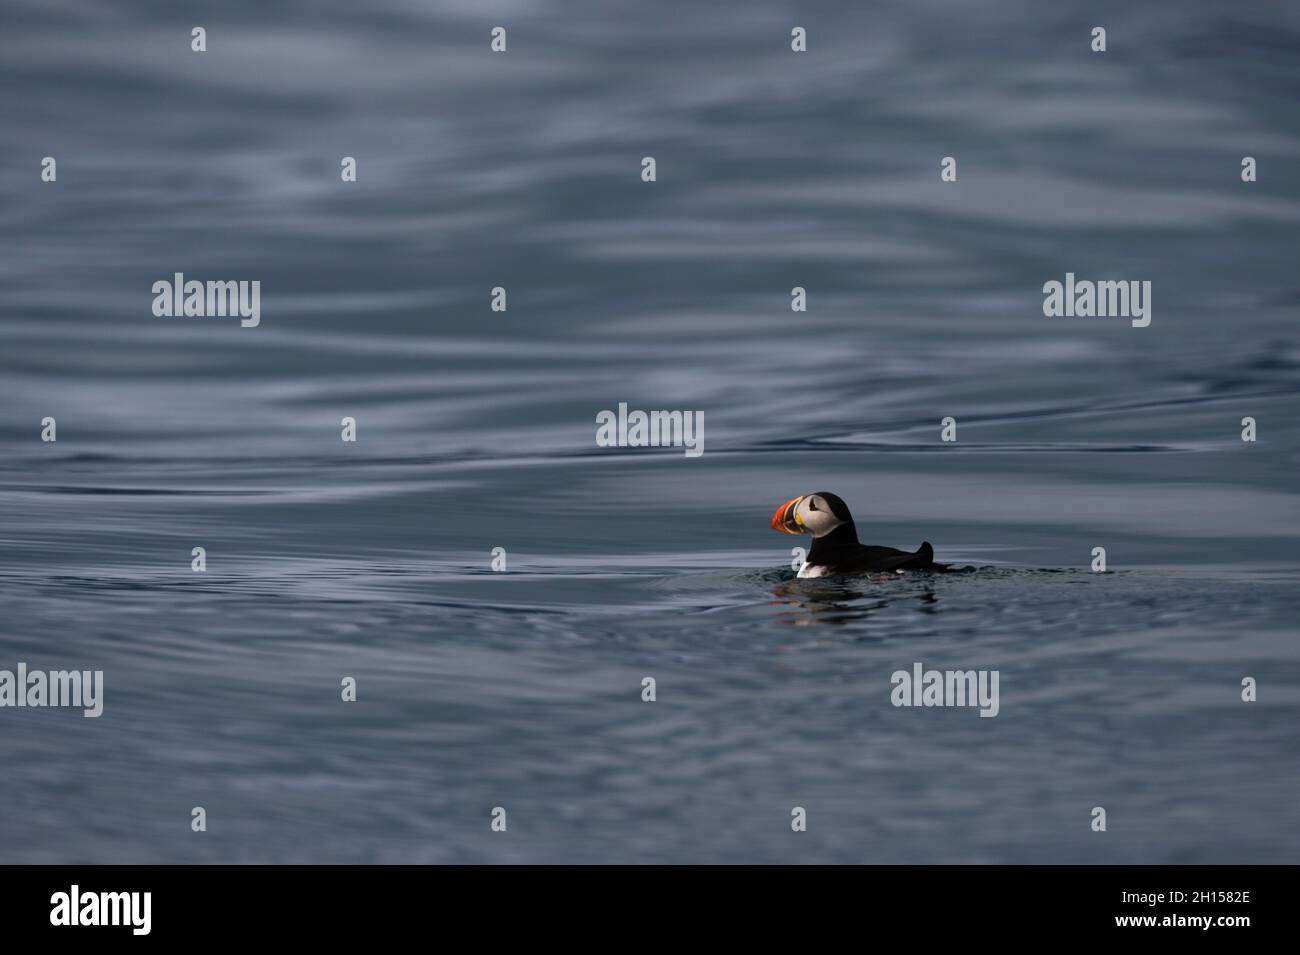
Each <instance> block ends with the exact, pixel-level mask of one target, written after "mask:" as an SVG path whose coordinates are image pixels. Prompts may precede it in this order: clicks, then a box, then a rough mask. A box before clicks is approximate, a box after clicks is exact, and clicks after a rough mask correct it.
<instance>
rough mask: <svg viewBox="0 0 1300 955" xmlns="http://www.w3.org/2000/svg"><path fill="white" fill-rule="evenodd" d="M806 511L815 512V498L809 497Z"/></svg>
mask: <svg viewBox="0 0 1300 955" xmlns="http://www.w3.org/2000/svg"><path fill="white" fill-rule="evenodd" d="M808 510H810V511H815V510H817V500H816V498H811V497H810V498H808Z"/></svg>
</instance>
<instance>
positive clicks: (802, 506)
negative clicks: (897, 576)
mask: <svg viewBox="0 0 1300 955" xmlns="http://www.w3.org/2000/svg"><path fill="white" fill-rule="evenodd" d="M772 530H774V531H780V532H781V533H782V534H812V538H813V542H812V547H811V548H809V550H808V559H807V561H806V562H805V563H804V565H803V567H802V568H800V570H799V576H800V577H829V576H831V575H832V574H879V573H889V572H893V571H898V570H930V571H940V572H942V571H946V570H948V565H947V564H936V563H935V562H934V548H933V547H931V546H930V542H929V541H923V542H922V543H921V546H920V547H919V548H917V549H916V551H915V552H914V553H908V552H907V551H905V550H897V549H895V548H893V547H873V546H869V545H867V544H859V543H858V531H857V528H856V527H854V526H853V515H852V514H850V513H849V508H848V505H847V504H845V503H844V501H842V500H841V499H840V498H839V497H838V496H837V495H835V494H831V493H829V492H828V491H817V492H815V493H813V494H805V495H803V496H802V497H796V498H795V499H794V500H791V501H786V502H785V503H784V504H782V505H781V506H780V507H778V508H777V509H776V513H775V514H773V515H772Z"/></svg>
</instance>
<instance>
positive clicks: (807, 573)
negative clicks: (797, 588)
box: [799, 563, 831, 577]
mask: <svg viewBox="0 0 1300 955" xmlns="http://www.w3.org/2000/svg"><path fill="white" fill-rule="evenodd" d="M830 572H831V568H829V567H827V566H826V565H825V564H807V563H806V564H804V565H803V566H802V567H800V568H799V576H800V577H825V576H826V575H827V574H829V573H830Z"/></svg>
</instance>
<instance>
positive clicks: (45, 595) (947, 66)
mask: <svg viewBox="0 0 1300 955" xmlns="http://www.w3.org/2000/svg"><path fill="white" fill-rule="evenodd" d="M0 17H2V20H0V110H2V115H3V122H2V123H0V237H2V238H0V241H2V242H3V250H2V251H3V254H0V620H2V622H0V669H6V668H7V669H13V668H14V667H15V666H16V665H17V663H18V662H19V661H24V662H26V663H28V665H29V666H30V667H32V668H38V667H44V668H49V669H62V668H72V667H76V668H88V669H95V668H97V669H102V670H103V671H104V680H105V704H104V714H103V716H102V717H100V718H99V719H84V718H82V716H81V714H80V712H79V711H77V710H66V709H65V710H58V709H9V708H5V709H0V766H3V771H4V782H5V785H4V810H3V812H0V861H6V862H115V861H124V862H154V861H220V862H252V861H257V862H272V861H328V862H336V861H338V862H341V861H365V862H375V861H384V862H399V861H401V862H437V861H451V862H478V861H485V862H486V861H494V862H500V861H561V862H589V861H628V862H641V861H654V862H658V861H679V862H681V861H684V862H741V861H761V862H777V861H789V862H811V861H842V862H854V861H864V862H876V861H883V862H1103V861H1110V862H1295V861H1297V857H1298V856H1300V822H1298V818H1297V810H1296V799H1295V796H1296V792H1297V788H1298V787H1300V758H1298V757H1300V738H1298V736H1297V725H1298V723H1297V719H1298V717H1300V650H1298V649H1297V640H1296V620H1297V619H1298V618H1300V596H1298V595H1297V594H1298V591H1297V587H1296V584H1297V578H1298V577H1300V557H1298V556H1297V544H1298V543H1300V541H1298V537H1300V495H1298V494H1297V482H1296V478H1295V474H1296V467H1297V444H1296V436H1297V433H1298V431H1297V425H1298V424H1300V333H1298V332H1297V317H1298V316H1297V309H1298V307H1300V284H1298V282H1297V277H1296V252H1297V243H1296V235H1297V227H1298V226H1300V105H1298V104H1300V96H1298V94H1300V8H1296V7H1294V6H1288V5H1285V4H1276V3H1262V2H1261V3H1252V2H1246V3H1236V4H1232V5H1223V4H1217V3H1208V2H1203V3H1181V4H1172V3H1169V4H1155V5H1142V6H1141V7H1139V8H1134V7H1133V5H1131V4H1128V3H1093V4H1086V5H1084V4H1066V5H1057V4H1042V3H1029V2H1025V3H1020V2H1006V0H1003V2H999V3H996V4H968V3H958V2H907V3H887V4H871V5H848V4H811V5H809V4H794V3H775V2H746V3H711V4H696V3H655V4H637V5H633V4H613V5H611V4H608V3H596V2H594V0H591V2H566V3H552V4H536V3H522V2H501V3H478V2H474V3H471V2H468V0H462V2H456V3H450V4H448V3H440V4H432V3H428V4H425V3H416V2H411V0H387V2H371V3H365V4H349V3H342V2H329V3H324V2H311V3H307V2H297V3H295V2H285V3H273V4H269V3H254V2H242V3H223V4H221V5H219V6H214V7H212V8H211V9H204V10H195V9H185V10H181V9H178V8H176V7H175V6H174V5H172V4H156V5H153V6H152V7H149V6H146V5H124V4H102V3H91V2H78V3H66V4H58V5H48V4H45V3H35V2H15V0H7V2H6V3H5V5H4V7H3V12H2V13H0ZM199 25H201V26H204V27H206V29H207V31H208V51H207V52H206V53H202V54H198V53H194V52H192V51H191V50H190V30H191V28H192V27H194V26H199ZM497 25H504V26H506V27H507V30H508V51H507V52H506V53H505V54H492V53H491V52H490V51H489V49H488V42H489V31H490V29H491V28H492V27H493V26H497ZM796 25H797V26H803V27H805V28H806V29H807V31H808V37H809V41H808V42H809V50H808V52H807V53H806V54H794V53H792V52H791V51H790V46H789V35H790V29H791V28H792V27H793V26H796ZM1096 25H1103V26H1105V27H1106V28H1107V30H1108V46H1109V49H1108V52H1106V53H1105V54H1096V53H1093V52H1091V51H1090V50H1089V31H1090V29H1091V28H1092V27H1093V26H1096ZM44 156H53V157H55V158H56V159H57V162H58V167H57V168H58V179H57V182H55V183H45V182H41V180H40V175H39V174H40V161H41V159H42V157H44ZM343 156H353V157H356V159H357V161H358V181H356V182H355V183H343V182H341V181H340V176H339V163H340V159H341V157H343ZM643 156H654V157H655V158H656V160H657V163H658V170H657V172H658V181H657V182H655V183H653V184H647V183H643V182H641V180H640V162H641V158H642V157H643ZM944 156H954V157H955V158H956V159H957V161H958V170H959V175H958V181H957V182H955V183H942V182H940V179H939V162H940V159H941V158H942V157H944ZM1243 156H1253V157H1255V158H1256V160H1257V161H1258V166H1259V178H1258V181H1257V182H1255V183H1251V184H1246V183H1243V182H1242V181H1241V178H1240V175H1239V171H1240V162H1241V158H1242V157H1243ZM178 271H180V272H184V273H186V275H187V277H192V278H199V279H234V280H259V281H260V282H261V283H262V317H261V324H260V326H259V327H257V328H249V329H245V328H241V327H240V326H239V323H238V321H237V320H232V319H169V318H157V317H155V316H154V315H153V314H152V313H151V309H150V306H151V301H152V294H151V292H150V287H151V285H152V283H153V282H155V281H157V280H160V279H170V278H171V276H172V274H173V273H174V272H178ZM1067 271H1070V272H1074V273H1076V274H1077V275H1079V276H1080V277H1087V278H1093V279H1112V278H1113V279H1135V280H1149V281H1151V282H1152V285H1153V310H1152V322H1151V325H1150V326H1149V327H1147V328H1142V329H1139V328H1133V327H1131V325H1130V324H1129V322H1128V321H1119V320H1103V319H1048V318H1045V317H1044V315H1043V312H1042V298H1043V296H1042V291H1041V290H1042V285H1043V283H1044V282H1047V281H1050V280H1053V279H1055V280H1062V279H1063V278H1064V275H1065V273H1066V272H1067ZM494 286H503V287H505V288H506V289H507V290H508V296H509V298H508V302H509V310H508V311H507V312H505V313H494V312H493V311H491V309H490V308H489V292H490V290H491V289H492V288H493V287H494ZM794 286H803V287H805V288H806V289H807V290H808V303H809V307H808V311H807V312H806V313H793V312H792V311H791V309H790V290H791V288H792V287H794ZM619 402H627V403H628V404H629V405H630V406H631V407H632V408H641V409H660V408H672V409H689V410H699V411H702V412H703V414H704V420H705V453H704V455H703V456H701V457H699V458H694V459H690V458H687V457H686V456H685V455H684V454H682V452H681V451H680V450H677V449H663V450H644V451H641V450H633V449H607V448H599V447H597V446H596V444H595V440H594V437H595V416H596V414H597V412H599V411H601V410H602V409H614V408H617V405H618V403H619ZM46 416H52V417H55V418H56V419H57V422H58V424H57V429H58V430H57V437H58V440H57V442H55V443H43V442H42V441H41V440H40V430H41V427H40V422H41V419H42V418H43V417H46ZM344 416H353V417H355V418H356V420H357V425H358V434H359V440H358V441H357V442H356V443H355V444H345V443H344V442H342V441H341V440H340V420H341V418H342V417H344ZM944 416H953V417H955V418H956V419H957V422H958V440H957V442H956V443H951V444H945V443H943V442H941V441H940V439H939V421H940V419H941V418H943V417H944ZM1246 416H1251V417H1254V418H1255V419H1256V420H1257V424H1258V433H1259V439H1258V441H1257V442H1255V443H1253V444H1249V443H1245V442H1243V441H1242V440H1241V439H1240V431H1241V425H1240V421H1241V419H1242V418H1243V417H1246ZM823 489H825V490H829V491H834V492H835V493H838V494H839V495H840V496H841V497H843V498H844V499H845V500H846V501H847V502H848V503H849V505H850V507H852V509H853V512H854V516H855V518H856V521H857V526H858V528H859V530H860V532H861V534H862V536H863V538H864V539H865V540H867V541H869V542H871V543H878V544H888V545H892V546H899V547H906V548H908V549H912V548H914V547H916V546H917V545H918V544H919V543H920V541H921V540H923V539H924V540H930V541H932V542H933V543H934V545H935V548H936V551H937V554H938V557H939V559H940V560H946V561H952V562H955V563H958V564H962V565H971V566H974V567H977V568H978V570H977V571H975V572H974V573H967V574H961V575H952V576H942V577H927V576H924V575H904V576H902V577H900V578H898V579H893V580H875V579H865V580H856V581H793V580H791V578H792V577H793V572H792V571H791V569H790V562H791V552H790V548H791V546H794V545H798V544H805V545H806V544H807V539H806V538H793V537H780V536H778V535H776V534H774V533H773V532H772V531H771V530H770V528H769V526H768V522H769V519H770V516H771V513H772V510H773V509H774V508H775V507H776V506H777V505H778V504H780V503H781V502H783V501H785V500H787V499H789V498H791V497H793V496H795V495H798V494H804V493H807V492H811V491H815V490H823ZM195 546H203V547H205V548H206V550H207V555H208V556H207V561H208V569H207V572H206V573H202V574H200V573H194V572H192V571H191V569H190V559H191V558H190V553H191V548H193V547H195ZM1098 546H1102V547H1105V548H1106V550H1107V559H1108V566H1109V570H1110V571H1111V572H1110V573H1106V574H1096V573H1092V572H1091V571H1090V569H1089V567H1090V563H1091V559H1092V558H1091V553H1092V549H1093V548H1094V547H1098ZM496 547H503V548H505V550H506V552H507V555H508V558H507V560H508V563H507V570H506V571H505V572H504V573H495V572H493V571H492V568H491V552H492V550H493V548H496ZM916 661H920V662H922V663H924V664H925V665H926V666H927V667H937V668H941V669H942V668H960V669H967V668H988V669H996V670H998V671H999V672H1000V674H1001V701H1000V713H999V715H998V717H997V718H995V719H981V718H979V717H978V716H977V714H976V712H975V711H974V710H971V709H944V708H934V709H902V708H895V707H893V706H891V705H890V702H889V694H890V675H891V673H892V672H893V671H895V670H898V669H910V667H911V665H912V664H913V662H916ZM345 676H352V677H354V678H355V679H356V680H357V685H358V700H357V702H355V703H344V702H342V701H341V699H340V681H341V680H342V679H343V678H344V677H345ZM646 676H652V677H654V678H655V680H656V681H657V700H656V701H655V702H654V703H646V702H642V699H641V681H642V679H643V678H644V677H646ZM1246 676H1250V677H1253V678H1255V679H1256V680H1257V681H1258V687H1259V689H1258V696H1259V698H1258V702H1255V703H1244V702H1242V700H1241V681H1242V679H1243V678H1244V677H1246ZM196 806H202V807H204V808H205V809H206V810H207V815H208V830H207V831H206V832H202V833H196V832H193V831H191V826H190V821H191V809H192V808H193V807H196ZM497 806H500V807H504V808H505V809H506V810H507V813H508V829H507V831H506V832H504V833H501V832H493V831H492V830H491V828H490V825H489V823H490V813H491V811H492V809H493V807H497ZM795 806H801V807H804V808H805V809H806V810H807V813H808V831H807V832H804V833H794V832H792V831H791V827H790V819H791V815H790V813H791V809H792V807H795ZM1095 806H1102V807H1105V809H1106V810H1107V814H1108V828H1107V831H1106V832H1104V833H1098V832H1093V831H1091V829H1090V825H1089V824H1090V821H1091V815H1090V813H1091V810H1092V809H1093V807H1095Z"/></svg>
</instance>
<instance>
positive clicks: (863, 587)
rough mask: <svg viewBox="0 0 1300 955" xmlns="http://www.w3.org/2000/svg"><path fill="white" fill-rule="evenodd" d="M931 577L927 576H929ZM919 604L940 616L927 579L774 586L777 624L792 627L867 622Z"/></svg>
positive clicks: (795, 581) (860, 579)
mask: <svg viewBox="0 0 1300 955" xmlns="http://www.w3.org/2000/svg"><path fill="white" fill-rule="evenodd" d="M927 576H928V575H927ZM908 600H913V601H916V604H917V606H916V608H915V609H916V610H917V612H919V613H927V614H933V613H938V612H939V608H938V606H937V605H938V603H939V598H938V597H937V596H936V595H935V592H934V588H933V587H932V586H930V584H929V582H928V581H927V580H925V579H924V578H922V579H920V580H918V579H917V578H915V577H910V578H909V579H907V580H906V581H905V580H903V579H902V578H901V577H896V576H894V575H892V574H887V575H883V576H882V575H877V576H870V577H854V578H849V579H835V578H823V579H813V580H800V579H798V578H795V579H793V580H782V581H779V582H778V583H776V584H774V585H773V586H772V603H773V605H774V606H775V607H776V621H777V622H778V623H783V624H786V625H787V626H792V627H806V626H809V625H810V624H814V623H823V624H845V623H849V622H851V621H855V620H866V619H867V618H869V617H871V616H873V615H874V614H876V613H879V612H880V611H881V610H884V609H886V608H887V607H889V606H891V605H893V604H896V603H898V602H900V601H908Z"/></svg>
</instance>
